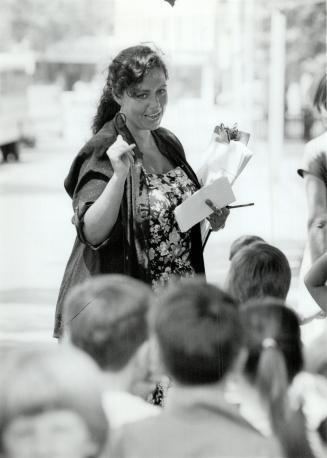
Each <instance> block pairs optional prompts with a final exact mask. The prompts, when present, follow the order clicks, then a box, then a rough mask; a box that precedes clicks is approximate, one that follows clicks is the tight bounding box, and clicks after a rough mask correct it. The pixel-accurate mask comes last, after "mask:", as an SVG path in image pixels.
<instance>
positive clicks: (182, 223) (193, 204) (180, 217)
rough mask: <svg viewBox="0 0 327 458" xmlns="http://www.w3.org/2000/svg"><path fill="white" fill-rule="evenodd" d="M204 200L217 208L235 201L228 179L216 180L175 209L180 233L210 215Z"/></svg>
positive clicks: (209, 209) (210, 211)
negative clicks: (208, 200) (207, 200)
mask: <svg viewBox="0 0 327 458" xmlns="http://www.w3.org/2000/svg"><path fill="white" fill-rule="evenodd" d="M206 199H210V200H211V201H212V203H213V204H214V205H215V206H216V207H218V208H222V207H226V205H228V204H230V203H232V202H234V201H235V200H236V199H235V196H234V193H233V190H232V187H231V185H230V183H229V181H228V179H227V178H226V177H220V178H217V179H216V180H215V181H214V182H213V183H211V184H210V185H208V186H205V187H203V188H201V189H199V190H198V191H196V192H195V193H194V194H193V195H192V196H191V197H189V198H188V199H186V200H185V201H184V202H183V203H182V204H180V205H178V207H176V208H175V210H174V213H175V218H176V221H177V223H178V226H179V228H180V230H181V231H182V232H186V231H188V230H189V229H190V228H191V227H192V226H194V225H195V224H197V223H199V222H200V221H202V220H203V219H204V218H207V217H208V216H209V215H211V213H212V210H211V208H209V207H208V205H207V204H206V203H205V201H206Z"/></svg>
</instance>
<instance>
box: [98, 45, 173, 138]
mask: <svg viewBox="0 0 327 458" xmlns="http://www.w3.org/2000/svg"><path fill="white" fill-rule="evenodd" d="M154 68H160V69H161V70H162V71H163V72H164V74H165V76H166V78H168V71H167V67H166V64H165V63H164V61H163V60H162V58H161V57H160V55H159V54H158V52H156V51H154V50H153V49H151V48H150V47H149V46H143V45H138V46H131V47H130V48H126V49H123V50H122V51H121V52H120V53H119V54H118V55H117V56H116V57H115V58H114V59H113V61H112V62H111V64H110V65H109V68H108V75H107V81H106V84H105V86H104V89H103V92H102V96H101V98H100V101H99V105H98V108H97V112H96V115H95V117H94V119H93V125H92V130H93V133H94V134H96V133H97V132H98V131H99V130H100V129H101V127H102V126H103V125H104V124H105V123H106V122H107V121H111V120H112V119H113V118H114V117H115V115H116V113H118V112H119V110H120V105H119V104H118V103H117V102H116V100H115V99H114V95H116V96H122V95H123V92H124V91H125V90H128V91H129V92H130V95H131V96H132V95H133V88H134V86H135V85H137V84H139V83H141V82H142V81H143V78H144V77H145V75H146V74H147V73H148V72H149V71H150V70H152V69H154Z"/></svg>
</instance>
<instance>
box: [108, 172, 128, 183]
mask: <svg viewBox="0 0 327 458" xmlns="http://www.w3.org/2000/svg"><path fill="white" fill-rule="evenodd" d="M127 175H128V173H124V172H123V173H121V172H116V171H114V173H113V175H112V177H111V181H112V182H115V183H117V184H120V185H124V184H125V181H126V178H127Z"/></svg>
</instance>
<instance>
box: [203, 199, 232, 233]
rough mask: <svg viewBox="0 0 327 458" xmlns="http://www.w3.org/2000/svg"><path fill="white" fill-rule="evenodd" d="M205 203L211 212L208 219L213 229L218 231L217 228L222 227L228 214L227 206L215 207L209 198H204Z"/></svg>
mask: <svg viewBox="0 0 327 458" xmlns="http://www.w3.org/2000/svg"><path fill="white" fill-rule="evenodd" d="M206 204H207V205H208V207H210V208H211V210H212V211H213V213H212V214H211V215H210V216H208V218H207V219H208V220H209V222H210V225H211V229H212V230H213V231H219V229H224V227H225V223H226V220H227V218H228V215H229V209H228V208H227V207H223V208H220V209H219V208H217V207H216V206H215V205H214V204H213V203H212V201H211V200H210V199H207V200H206Z"/></svg>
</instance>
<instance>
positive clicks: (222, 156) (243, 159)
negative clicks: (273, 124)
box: [174, 124, 252, 244]
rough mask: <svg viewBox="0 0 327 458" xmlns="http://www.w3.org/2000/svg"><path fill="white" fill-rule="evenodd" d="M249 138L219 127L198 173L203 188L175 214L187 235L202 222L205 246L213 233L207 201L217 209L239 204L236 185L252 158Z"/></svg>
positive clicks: (216, 128) (176, 210) (243, 134)
mask: <svg viewBox="0 0 327 458" xmlns="http://www.w3.org/2000/svg"><path fill="white" fill-rule="evenodd" d="M249 138H250V134H248V133H247V132H242V131H239V130H237V128H236V127H233V128H231V129H230V128H228V127H225V126H224V125H223V124H221V125H220V126H216V127H215V129H214V132H213V136H212V139H211V142H210V144H209V147H208V148H207V150H206V151H205V153H204V160H203V165H202V166H201V167H200V169H199V170H198V172H197V176H198V179H199V182H200V183H201V184H202V187H201V189H199V190H198V191H197V192H195V193H194V194H193V195H192V196H191V197H189V198H188V199H186V200H185V201H184V202H183V203H182V204H180V205H179V206H178V207H176V209H175V211H174V213H175V217H176V220H177V222H178V225H179V227H180V229H181V230H182V231H183V232H185V231H187V230H189V229H190V228H191V227H192V226H194V224H197V223H198V222H200V221H202V224H201V232H202V240H203V243H204V244H205V242H206V240H207V239H208V234H209V232H210V224H209V222H208V220H206V219H205V218H207V217H208V216H209V215H210V214H211V212H212V210H211V209H210V208H209V207H208V205H207V204H206V200H207V199H209V200H211V201H212V202H213V204H214V205H215V206H216V207H217V208H222V207H225V206H228V205H229V204H230V203H232V202H234V201H235V200H236V198H235V196H234V193H233V190H232V185H233V183H234V182H235V180H236V179H237V177H238V176H239V175H240V174H241V172H242V170H244V168H245V166H246V165H247V163H248V162H249V160H250V159H251V157H252V152H251V151H250V150H249V149H248V147H247V144H248V141H249Z"/></svg>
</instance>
